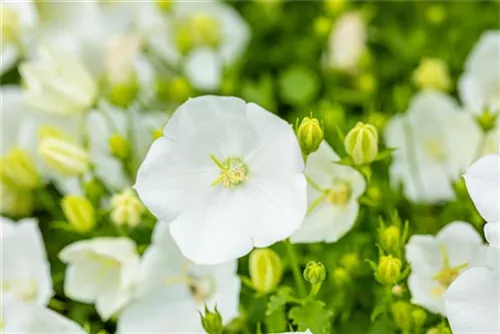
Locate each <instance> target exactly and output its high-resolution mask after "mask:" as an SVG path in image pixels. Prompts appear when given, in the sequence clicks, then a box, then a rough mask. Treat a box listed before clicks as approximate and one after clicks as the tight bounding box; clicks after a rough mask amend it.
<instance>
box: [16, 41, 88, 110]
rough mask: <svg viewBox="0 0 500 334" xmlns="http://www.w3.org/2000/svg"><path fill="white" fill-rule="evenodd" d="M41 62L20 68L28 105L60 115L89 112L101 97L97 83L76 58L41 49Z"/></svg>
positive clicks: (27, 64) (67, 54) (60, 52)
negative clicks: (98, 94) (98, 97)
mask: <svg viewBox="0 0 500 334" xmlns="http://www.w3.org/2000/svg"><path fill="white" fill-rule="evenodd" d="M39 56H40V58H39V59H38V60H33V61H28V62H25V63H23V64H22V65H21V66H20V72H21V75H22V77H23V79H24V82H25V84H26V88H27V90H26V102H27V103H28V104H29V105H31V106H32V107H33V108H35V109H39V110H42V111H44V112H47V113H52V114H56V115H71V114H75V113H80V112H84V111H87V110H88V109H89V108H90V107H91V106H92V104H93V103H94V102H95V99H96V97H97V83H96V81H95V80H94V78H93V77H92V75H91V74H90V72H88V70H87V69H86V68H85V66H84V65H83V64H82V62H81V61H80V59H78V58H77V57H76V56H75V55H73V54H71V53H69V52H64V51H63V50H58V51H56V50H54V49H50V48H44V47H42V48H40V50H39Z"/></svg>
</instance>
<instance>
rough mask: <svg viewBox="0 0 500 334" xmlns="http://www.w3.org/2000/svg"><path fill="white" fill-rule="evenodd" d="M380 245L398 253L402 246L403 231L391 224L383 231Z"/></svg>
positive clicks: (388, 250)
mask: <svg viewBox="0 0 500 334" xmlns="http://www.w3.org/2000/svg"><path fill="white" fill-rule="evenodd" d="M380 245H381V246H382V248H384V249H385V250H386V251H387V252H390V253H393V254H394V253H396V252H397V251H398V250H399V248H400V246H401V231H400V229H399V227H397V226H394V225H391V226H389V227H387V228H385V229H383V230H382V231H381V234H380Z"/></svg>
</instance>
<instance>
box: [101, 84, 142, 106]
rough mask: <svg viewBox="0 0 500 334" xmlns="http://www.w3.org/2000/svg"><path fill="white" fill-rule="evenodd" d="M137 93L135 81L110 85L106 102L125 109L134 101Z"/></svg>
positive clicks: (137, 88)
mask: <svg viewBox="0 0 500 334" xmlns="http://www.w3.org/2000/svg"><path fill="white" fill-rule="evenodd" d="M138 93H139V86H138V85H137V81H136V80H130V81H128V82H116V83H110V87H109V90H108V100H109V102H111V103H112V104H114V105H116V106H119V107H122V108H127V107H128V106H130V104H131V103H132V102H133V101H134V100H135V98H136V97H137V94H138Z"/></svg>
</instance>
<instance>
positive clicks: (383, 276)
mask: <svg viewBox="0 0 500 334" xmlns="http://www.w3.org/2000/svg"><path fill="white" fill-rule="evenodd" d="M401 266H402V264H401V260H399V259H397V258H395V257H393V256H392V255H387V256H381V257H380V259H379V262H378V266H377V272H376V277H377V280H378V281H379V282H380V283H381V284H383V285H393V284H396V283H397V282H398V280H399V278H400V277H401Z"/></svg>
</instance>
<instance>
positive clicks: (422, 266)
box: [406, 222, 486, 314]
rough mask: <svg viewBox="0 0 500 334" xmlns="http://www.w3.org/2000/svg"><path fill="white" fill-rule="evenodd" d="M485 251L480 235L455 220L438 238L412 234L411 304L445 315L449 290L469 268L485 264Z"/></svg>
mask: <svg viewBox="0 0 500 334" xmlns="http://www.w3.org/2000/svg"><path fill="white" fill-rule="evenodd" d="M485 253H486V252H485V245H484V244H483V242H482V240H481V236H480V235H479V234H478V233H477V232H476V231H475V230H474V228H473V227H472V226H471V225H470V224H469V223H465V222H452V223H450V224H449V225H446V226H445V227H444V228H443V229H441V231H439V233H438V234H437V235H436V236H435V237H434V236H432V235H414V236H412V237H411V238H410V241H409V242H408V244H407V245H406V259H407V260H408V262H409V263H410V264H411V268H412V273H411V274H410V277H409V278H408V287H409V289H410V291H411V294H412V303H414V304H417V305H420V306H422V307H424V308H426V309H427V310H429V311H431V312H433V313H439V314H444V300H443V294H444V293H445V291H446V289H448V287H449V286H450V284H451V283H452V282H453V281H454V280H455V279H456V278H457V277H458V275H460V273H461V272H462V271H464V270H465V269H466V268H468V267H470V266H475V265H482V264H484V262H485V261H486V259H485Z"/></svg>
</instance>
